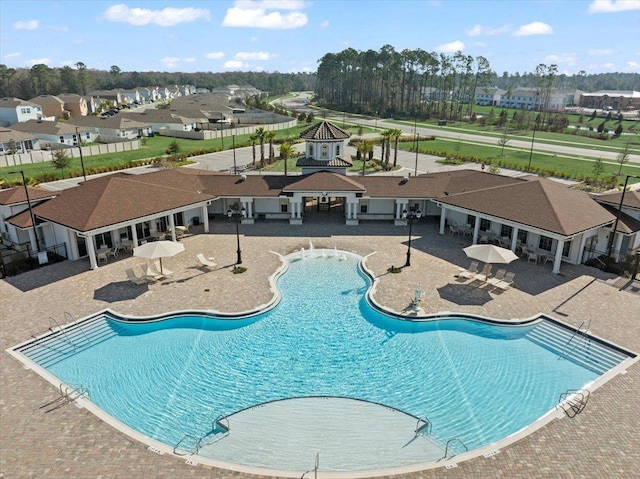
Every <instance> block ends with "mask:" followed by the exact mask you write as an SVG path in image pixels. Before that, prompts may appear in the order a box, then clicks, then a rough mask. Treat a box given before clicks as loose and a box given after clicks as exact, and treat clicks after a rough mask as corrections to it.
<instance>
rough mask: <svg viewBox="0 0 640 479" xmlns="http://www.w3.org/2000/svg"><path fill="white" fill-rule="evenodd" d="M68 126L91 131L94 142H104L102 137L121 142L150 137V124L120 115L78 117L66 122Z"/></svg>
mask: <svg viewBox="0 0 640 479" xmlns="http://www.w3.org/2000/svg"><path fill="white" fill-rule="evenodd" d="M68 123H69V124H70V125H74V126H78V127H82V128H84V129H86V130H87V131H91V132H92V135H93V137H94V138H95V139H96V140H102V141H104V140H105V139H104V138H99V137H102V136H106V137H111V138H115V139H122V140H134V139H136V138H140V137H145V136H150V135H151V124H150V123H149V122H140V121H135V120H132V119H130V118H125V117H124V116H122V114H118V115H114V116H110V117H102V116H78V117H76V118H72V119H71V120H69V121H68Z"/></svg>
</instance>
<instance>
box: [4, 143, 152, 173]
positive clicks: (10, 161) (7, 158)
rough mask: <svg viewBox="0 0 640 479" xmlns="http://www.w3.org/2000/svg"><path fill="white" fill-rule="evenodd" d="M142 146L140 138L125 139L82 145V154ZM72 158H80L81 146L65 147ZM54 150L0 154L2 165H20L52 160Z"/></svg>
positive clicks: (121, 150)
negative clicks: (118, 141)
mask: <svg viewBox="0 0 640 479" xmlns="http://www.w3.org/2000/svg"><path fill="white" fill-rule="evenodd" d="M139 148H140V140H133V141H125V142H120V143H108V144H102V145H91V146H83V147H82V156H83V157H87V156H95V155H104V154H106V153H122V152H123V151H131V150H137V149H139ZM65 151H66V152H67V154H68V155H69V156H71V157H72V158H80V148H78V147H73V148H65ZM52 155H53V152H52V151H49V150H32V151H30V152H28V153H18V154H15V155H0V167H5V166H19V165H25V164H30V163H42V162H44V161H51V159H52Z"/></svg>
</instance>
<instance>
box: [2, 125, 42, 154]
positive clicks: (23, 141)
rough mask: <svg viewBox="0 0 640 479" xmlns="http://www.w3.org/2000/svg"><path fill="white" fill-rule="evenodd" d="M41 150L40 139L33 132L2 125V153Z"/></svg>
mask: <svg viewBox="0 0 640 479" xmlns="http://www.w3.org/2000/svg"><path fill="white" fill-rule="evenodd" d="M32 150H40V139H39V138H38V137H37V136H35V135H34V134H32V133H25V132H23V131H18V130H12V129H10V128H2V127H0V155H13V154H16V153H27V152H29V151H32Z"/></svg>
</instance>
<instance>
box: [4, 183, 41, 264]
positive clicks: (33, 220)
mask: <svg viewBox="0 0 640 479" xmlns="http://www.w3.org/2000/svg"><path fill="white" fill-rule="evenodd" d="M14 173H15V174H18V173H20V175H21V176H22V186H24V194H25V196H26V197H27V207H28V208H29V214H30V215H31V225H32V226H33V234H34V235H35V236H36V248H37V249H38V253H40V239H39V238H38V230H37V229H36V218H35V216H33V209H32V208H31V199H30V198H29V189H28V188H27V180H26V179H25V178H24V171H22V170H20V171H10V172H9V174H14Z"/></svg>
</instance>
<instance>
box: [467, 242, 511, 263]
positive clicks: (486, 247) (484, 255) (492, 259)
mask: <svg viewBox="0 0 640 479" xmlns="http://www.w3.org/2000/svg"><path fill="white" fill-rule="evenodd" d="M462 251H464V252H465V254H466V255H467V256H468V257H469V258H471V259H477V260H478V261H482V262H483V263H511V262H512V261H515V260H517V259H518V256H517V255H516V254H515V253H514V252H513V251H511V250H509V249H506V248H501V247H500V246H495V245H492V244H474V245H472V246H467V247H466V248H464V249H463V250H462Z"/></svg>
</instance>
